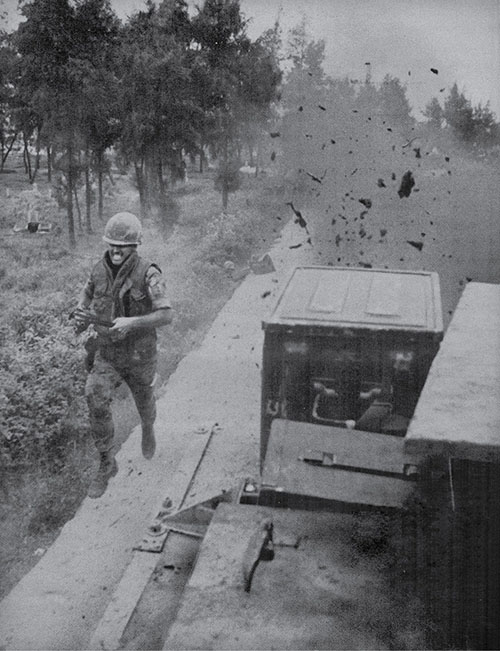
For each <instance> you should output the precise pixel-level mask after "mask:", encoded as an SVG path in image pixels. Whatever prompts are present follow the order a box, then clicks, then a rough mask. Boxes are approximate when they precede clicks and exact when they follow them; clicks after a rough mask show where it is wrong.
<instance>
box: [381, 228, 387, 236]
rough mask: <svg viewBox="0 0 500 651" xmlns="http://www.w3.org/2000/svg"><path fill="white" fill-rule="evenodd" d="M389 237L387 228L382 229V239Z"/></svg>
mask: <svg viewBox="0 0 500 651" xmlns="http://www.w3.org/2000/svg"><path fill="white" fill-rule="evenodd" d="M386 235H387V228H381V229H380V237H385V236H386Z"/></svg>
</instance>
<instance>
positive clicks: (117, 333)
mask: <svg viewBox="0 0 500 651" xmlns="http://www.w3.org/2000/svg"><path fill="white" fill-rule="evenodd" d="M134 323H135V318H134V317H130V316H119V317H117V318H116V319H115V320H114V322H113V327H112V328H110V329H109V334H110V335H111V337H112V338H113V339H123V338H124V337H126V336H127V335H128V334H130V333H131V332H132V330H134V329H135V328H134Z"/></svg>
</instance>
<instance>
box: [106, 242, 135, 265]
mask: <svg viewBox="0 0 500 651" xmlns="http://www.w3.org/2000/svg"><path fill="white" fill-rule="evenodd" d="M134 250H135V246H119V245H118V244H108V252H109V259H110V260H111V262H112V263H113V264H114V265H116V266H119V265H121V264H122V263H123V262H125V260H126V259H127V258H128V257H129V255H130V254H131V253H132V251H134Z"/></svg>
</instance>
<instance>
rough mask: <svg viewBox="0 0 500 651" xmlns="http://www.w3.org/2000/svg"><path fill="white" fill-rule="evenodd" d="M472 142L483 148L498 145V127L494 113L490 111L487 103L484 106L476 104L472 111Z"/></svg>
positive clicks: (499, 141) (499, 132)
mask: <svg viewBox="0 0 500 651" xmlns="http://www.w3.org/2000/svg"><path fill="white" fill-rule="evenodd" d="M472 120H473V122H474V140H475V142H477V144H479V145H481V146H483V147H492V146H494V145H498V144H499V143H500V125H499V124H498V123H497V122H496V120H495V115H494V113H492V112H491V110H490V105H489V102H487V104H486V106H482V105H481V104H478V106H475V107H474V109H473V114H472Z"/></svg>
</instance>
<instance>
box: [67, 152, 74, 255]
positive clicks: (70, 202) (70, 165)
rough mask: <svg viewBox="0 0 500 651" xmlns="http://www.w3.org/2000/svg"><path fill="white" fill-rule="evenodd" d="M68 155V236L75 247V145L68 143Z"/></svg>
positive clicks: (70, 243)
mask: <svg viewBox="0 0 500 651" xmlns="http://www.w3.org/2000/svg"><path fill="white" fill-rule="evenodd" d="M67 156H68V176H67V179H68V183H67V188H66V195H67V204H68V205H67V213H68V236H69V245H70V246H71V247H72V248H74V247H75V246H76V239H75V222H74V218H73V191H74V185H75V181H74V170H73V146H72V144H71V143H70V144H68V148H67Z"/></svg>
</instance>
